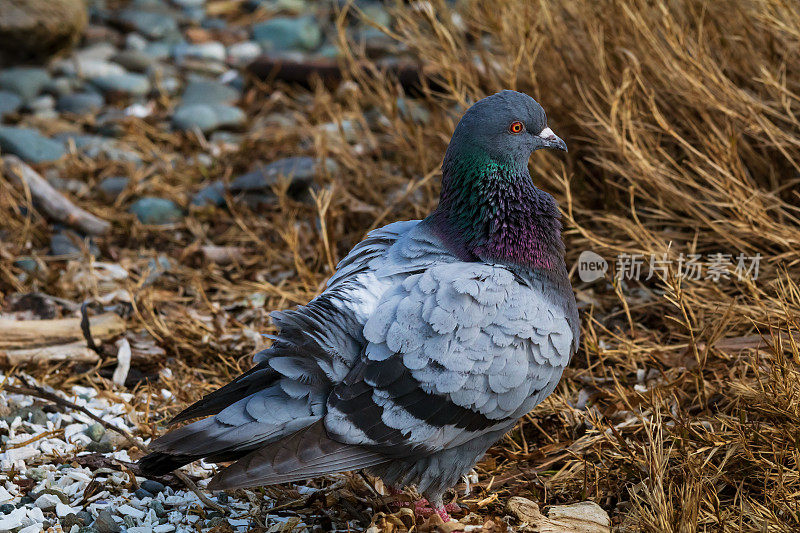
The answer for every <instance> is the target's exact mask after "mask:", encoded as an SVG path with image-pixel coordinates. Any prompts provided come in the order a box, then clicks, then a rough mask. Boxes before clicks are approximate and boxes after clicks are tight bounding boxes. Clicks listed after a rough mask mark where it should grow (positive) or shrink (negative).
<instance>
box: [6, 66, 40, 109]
mask: <svg viewBox="0 0 800 533" xmlns="http://www.w3.org/2000/svg"><path fill="white" fill-rule="evenodd" d="M48 81H50V74H48V73H47V71H46V70H44V69H42V68H35V67H14V68H9V69H5V70H2V71H0V89H5V90H7V91H11V92H14V93H17V94H18V95H19V96H20V98H22V99H23V100H24V101H26V102H27V101H28V100H32V99H33V98H35V97H36V96H37V95H38V94H39V93H40V92H42V88H44V86H45V85H46V84H47V82H48Z"/></svg>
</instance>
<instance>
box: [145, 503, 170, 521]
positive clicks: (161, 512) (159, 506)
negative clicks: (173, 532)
mask: <svg viewBox="0 0 800 533" xmlns="http://www.w3.org/2000/svg"><path fill="white" fill-rule="evenodd" d="M147 506H148V507H149V508H150V509H152V510H153V512H155V513H156V516H157V517H159V518H163V517H165V516H167V510H166V509H164V504H163V503H161V502H160V501H158V500H150V501H149V502H148V503H147Z"/></svg>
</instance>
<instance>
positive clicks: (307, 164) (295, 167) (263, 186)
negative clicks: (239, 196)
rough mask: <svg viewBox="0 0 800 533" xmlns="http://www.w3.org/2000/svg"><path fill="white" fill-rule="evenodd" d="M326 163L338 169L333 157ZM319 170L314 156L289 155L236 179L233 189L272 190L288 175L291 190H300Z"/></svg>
mask: <svg viewBox="0 0 800 533" xmlns="http://www.w3.org/2000/svg"><path fill="white" fill-rule="evenodd" d="M324 165H325V166H326V167H327V168H328V170H329V171H331V172H333V171H335V169H336V163H335V162H334V161H333V160H332V159H327V160H325V162H324ZM319 170H320V168H319V166H318V161H317V160H316V159H314V158H313V157H308V156H298V157H287V158H285V159H279V160H278V161H274V162H272V163H270V164H268V165H265V166H261V167H258V168H256V169H255V170H253V171H252V172H248V173H247V174H243V175H241V176H239V177H238V178H236V179H234V180H233V182H232V183H231V191H233V192H249V191H257V190H270V189H271V188H272V186H273V185H275V184H276V183H278V180H279V179H281V177H287V178H289V179H290V180H291V185H290V187H289V192H290V193H293V192H299V190H300V189H303V188H305V187H308V186H309V185H310V184H311V182H312V181H313V179H314V176H316V175H317V173H318V172H319Z"/></svg>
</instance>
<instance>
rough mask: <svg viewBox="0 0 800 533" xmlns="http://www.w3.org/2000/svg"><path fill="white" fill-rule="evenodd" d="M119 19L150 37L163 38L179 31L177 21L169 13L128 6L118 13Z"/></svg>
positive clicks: (125, 24) (123, 23) (121, 22)
mask: <svg viewBox="0 0 800 533" xmlns="http://www.w3.org/2000/svg"><path fill="white" fill-rule="evenodd" d="M117 21H118V22H119V23H120V24H122V25H124V26H127V27H128V28H130V29H133V30H136V31H137V32H139V33H141V34H142V35H144V36H145V37H149V38H150V39H161V38H162V37H166V36H167V35H170V34H174V33H176V32H177V31H178V23H177V21H176V20H175V19H174V18H173V17H172V16H170V15H169V14H168V13H159V12H155V11H143V10H139V9H135V8H128V9H123V10H122V11H120V12H119V13H117Z"/></svg>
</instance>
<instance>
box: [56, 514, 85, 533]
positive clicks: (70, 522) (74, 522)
mask: <svg viewBox="0 0 800 533" xmlns="http://www.w3.org/2000/svg"><path fill="white" fill-rule="evenodd" d="M82 525H84V522H83V520H81V519H80V518H78V515H76V514H75V513H69V514H68V515H67V516H65V517H64V518H62V519H61V529H62V530H64V531H69V530H70V529H72V526H78V527H80V526H82Z"/></svg>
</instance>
